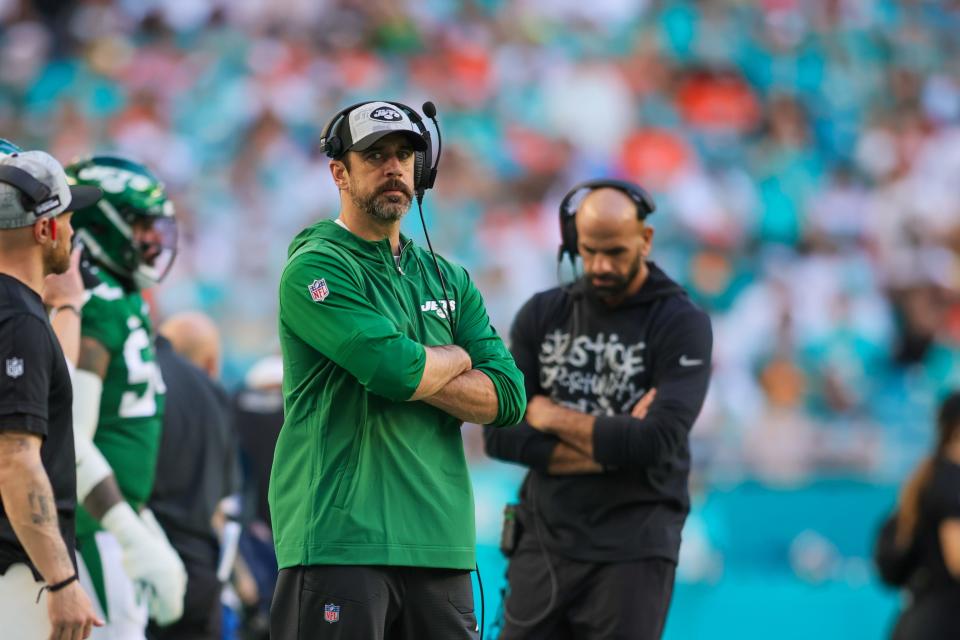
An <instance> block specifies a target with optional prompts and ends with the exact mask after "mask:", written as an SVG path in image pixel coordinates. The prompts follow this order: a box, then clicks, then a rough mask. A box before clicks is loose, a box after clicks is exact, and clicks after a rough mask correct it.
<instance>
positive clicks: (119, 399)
mask: <svg viewBox="0 0 960 640" xmlns="http://www.w3.org/2000/svg"><path fill="white" fill-rule="evenodd" d="M97 275H98V276H99V277H100V279H101V280H102V282H101V284H100V285H98V286H97V287H96V288H94V289H93V290H92V291H91V292H90V294H91V295H90V299H89V300H88V301H87V303H86V304H85V305H84V307H83V323H82V329H81V332H82V334H83V337H85V338H92V339H94V340H96V341H97V342H99V343H100V344H102V345H103V346H104V348H106V350H107V351H108V352H109V353H110V365H109V367H108V368H107V374H106V377H105V378H104V380H103V395H102V396H101V399H100V420H99V422H98V424H97V432H96V435H95V436H94V438H93V442H94V444H95V445H96V446H97V448H98V449H99V450H100V453H102V454H103V456H104V457H105V458H106V459H107V462H108V463H109V464H110V467H111V468H112V469H113V473H114V475H115V476H116V478H117V484H118V485H119V486H120V491H121V492H122V493H123V497H124V498H126V499H127V501H128V502H129V503H130V504H131V505H132V506H133V507H134V508H139V507H140V506H141V505H142V504H143V503H144V502H146V500H147V498H148V497H149V496H150V491H151V490H152V489H153V479H154V474H155V471H156V465H157V451H158V449H159V447H160V430H161V426H162V421H163V407H164V398H165V393H166V387H165V385H164V383H163V378H162V377H161V375H160V368H159V367H158V366H157V363H156V359H155V354H154V345H153V338H154V335H153V326H152V324H151V322H150V316H149V310H148V307H147V303H146V301H144V299H143V296H142V295H141V294H140V292H139V291H127V290H125V289H124V288H123V287H122V286H121V285H120V283H119V281H118V280H117V279H116V278H115V277H114V276H112V275H111V274H109V273H107V272H106V271H103V270H101V271H100V272H99V273H98V274H97ZM97 528H98V526H97V524H96V522H95V521H94V520H93V518H92V517H91V516H90V514H89V513H87V512H86V511H85V510H84V509H83V508H79V509H78V515H77V533H78V534H79V535H83V534H85V533H90V532H92V531H95V530H96V529H97Z"/></svg>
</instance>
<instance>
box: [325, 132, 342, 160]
mask: <svg viewBox="0 0 960 640" xmlns="http://www.w3.org/2000/svg"><path fill="white" fill-rule="evenodd" d="M327 155H328V156H330V157H331V158H337V157H339V156H340V138H339V137H337V136H330V139H329V140H327Z"/></svg>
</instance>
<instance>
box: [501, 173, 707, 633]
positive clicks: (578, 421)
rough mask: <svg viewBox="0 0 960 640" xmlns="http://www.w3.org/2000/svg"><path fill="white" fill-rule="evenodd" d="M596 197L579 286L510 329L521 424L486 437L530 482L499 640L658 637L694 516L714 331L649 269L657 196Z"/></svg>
mask: <svg viewBox="0 0 960 640" xmlns="http://www.w3.org/2000/svg"><path fill="white" fill-rule="evenodd" d="M587 185H588V186H587V187H586V188H585V189H582V191H585V192H586V196H585V197H584V198H583V199H582V201H581V202H580V205H579V207H578V208H573V207H572V206H571V208H570V211H571V213H573V214H574V215H575V219H568V220H567V222H568V223H574V222H575V225H576V226H575V228H574V229H575V231H573V232H569V231H568V232H566V233H567V234H568V235H570V236H572V237H570V238H568V241H567V242H566V243H565V244H566V245H567V246H568V247H569V250H570V251H576V252H577V253H579V255H580V257H581V258H582V260H583V270H584V275H583V277H582V278H580V279H579V280H577V281H575V282H574V283H573V284H571V285H569V286H564V287H558V288H555V289H551V290H549V291H545V292H542V293H538V294H536V295H535V296H533V298H531V299H530V300H529V301H528V302H527V303H526V304H525V305H524V306H523V308H522V309H521V310H520V312H519V313H518V314H517V317H516V319H515V321H514V325H513V327H512V329H511V335H510V339H511V350H512V352H513V355H514V357H515V358H516V361H517V365H518V366H519V367H520V369H521V370H522V371H523V373H524V378H525V381H526V393H527V396H528V398H529V400H528V406H527V413H526V417H525V420H524V422H523V423H521V424H520V425H519V426H518V427H517V428H515V429H504V430H500V431H497V430H491V429H487V430H486V433H485V436H486V447H487V453H488V454H490V455H491V456H493V457H495V458H500V459H502V460H507V461H510V462H517V463H520V464H523V465H525V466H528V467H530V472H529V473H528V474H527V477H526V479H525V481H524V484H523V487H522V489H521V496H520V505H519V507H518V510H517V517H518V521H519V524H520V531H521V532H520V534H519V540H518V541H517V543H516V547H515V549H514V551H513V552H512V555H511V558H510V564H509V568H508V572H507V580H508V583H509V595H508V596H507V598H506V600H505V602H504V612H505V615H504V618H505V625H504V627H503V633H502V635H501V636H500V637H501V639H503V640H518V639H521V638H522V639H526V640H532V639H541V638H542V639H544V640H546V639H550V640H562V639H576V640H599V639H601V638H631V639H637V640H652V639H654V638H659V637H660V636H661V634H662V632H663V626H664V622H665V619H666V614H667V610H668V608H669V604H670V598H671V595H672V592H673V580H674V569H675V566H676V562H677V553H678V550H679V546H680V530H681V529H682V527H683V522H684V519H685V518H686V515H687V512H688V511H689V496H688V492H687V478H688V474H689V470H690V452H689V448H688V434H689V431H690V429H691V427H692V426H693V422H694V420H695V419H696V417H697V415H698V413H699V412H700V407H701V405H702V403H703V399H704V395H705V394H706V391H707V384H708V381H709V376H710V352H711V346H712V334H711V329H710V321H709V318H708V317H707V315H706V314H705V313H704V312H703V311H701V310H700V309H699V308H697V307H696V306H695V305H694V304H693V303H692V302H691V301H690V300H689V299H688V298H687V296H686V294H685V293H684V291H683V289H681V288H680V286H679V285H677V284H676V283H674V282H673V281H672V280H671V279H670V278H668V277H667V275H666V274H664V273H663V271H661V270H660V269H659V268H658V267H657V266H656V265H655V264H654V263H652V262H648V261H647V256H648V255H649V253H650V248H651V245H652V241H653V229H652V228H651V227H650V226H648V225H647V224H646V221H645V218H646V216H647V215H648V214H649V213H650V212H652V210H653V203H652V200H650V199H649V196H647V195H646V194H645V193H644V192H643V191H642V190H640V188H639V187H637V186H635V185H632V184H629V183H620V182H614V181H598V182H595V183H592V184H591V183H587ZM596 185H600V186H596ZM610 185H612V186H610ZM576 191H577V190H575V191H574V192H571V195H570V196H568V198H567V199H565V202H568V201H572V197H571V196H572V195H573V194H575V193H576ZM565 215H566V214H564V213H562V220H563V219H564V217H563V216H565ZM569 228H570V227H568V229H569Z"/></svg>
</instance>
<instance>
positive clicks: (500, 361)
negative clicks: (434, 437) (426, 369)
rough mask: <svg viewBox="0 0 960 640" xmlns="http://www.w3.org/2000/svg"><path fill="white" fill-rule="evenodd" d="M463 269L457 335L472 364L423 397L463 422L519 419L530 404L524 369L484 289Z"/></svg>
mask: <svg viewBox="0 0 960 640" xmlns="http://www.w3.org/2000/svg"><path fill="white" fill-rule="evenodd" d="M459 275H460V276H462V278H463V285H462V287H461V293H460V300H458V302H457V307H456V308H457V312H456V313H457V317H456V334H455V336H454V340H455V342H456V344H458V345H460V346H461V347H462V348H463V349H464V350H465V351H466V352H467V353H468V354H469V357H470V361H471V367H468V369H469V370H468V371H465V372H463V373H461V374H460V375H458V376H456V377H455V378H453V379H452V380H451V381H450V382H449V383H448V384H446V385H444V386H443V388H442V389H440V390H438V391H437V392H436V393H434V394H431V395H430V396H428V397H425V398H423V401H424V402H426V403H427V404H430V405H431V406H434V407H437V408H438V409H441V410H443V411H445V412H446V413H448V414H450V415H452V416H454V417H455V418H457V419H459V420H462V421H464V422H473V423H476V424H493V425H497V426H505V425H512V424H516V423H517V422H519V421H520V419H521V418H522V417H523V410H524V408H525V406H526V402H525V398H524V393H523V375H522V374H521V373H520V370H519V369H517V365H516V363H515V362H514V360H513V357H512V356H511V355H510V352H509V351H507V348H506V347H505V346H504V344H503V340H501V339H500V336H499V335H497V332H496V330H495V329H494V328H493V326H491V324H490V319H489V317H488V316H487V311H486V308H485V307H484V304H483V298H482V297H481V295H480V292H479V291H477V289H476V287H475V286H474V285H473V283H472V282H471V281H470V278H469V276H467V274H466V271H463V270H462V269H461V271H460V273H459Z"/></svg>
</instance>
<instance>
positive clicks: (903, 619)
mask: <svg viewBox="0 0 960 640" xmlns="http://www.w3.org/2000/svg"><path fill="white" fill-rule="evenodd" d="M958 629H960V593H958V592H957V591H956V590H953V589H950V590H944V591H940V592H932V593H925V594H923V595H921V596H920V597H918V598H916V600H914V602H913V603H911V604H910V606H909V607H907V609H906V611H904V612H903V614H901V616H900V619H899V620H897V626H896V627H895V628H894V631H893V635H892V637H893V640H948V639H955V638H957V637H958Z"/></svg>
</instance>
